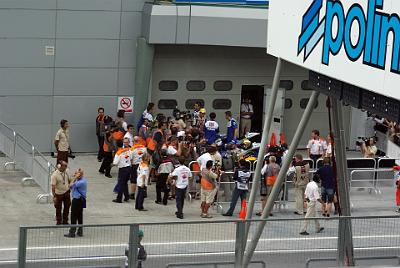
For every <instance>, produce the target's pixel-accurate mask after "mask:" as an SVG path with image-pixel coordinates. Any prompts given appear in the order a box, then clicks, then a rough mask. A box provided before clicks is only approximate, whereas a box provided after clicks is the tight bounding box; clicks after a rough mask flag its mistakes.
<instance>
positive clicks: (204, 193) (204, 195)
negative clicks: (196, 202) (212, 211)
mask: <svg viewBox="0 0 400 268" xmlns="http://www.w3.org/2000/svg"><path fill="white" fill-rule="evenodd" d="M216 194H217V188H214V189H212V190H204V189H203V188H201V197H200V200H201V202H206V203H207V204H211V203H213V202H214V197H215V195H216Z"/></svg>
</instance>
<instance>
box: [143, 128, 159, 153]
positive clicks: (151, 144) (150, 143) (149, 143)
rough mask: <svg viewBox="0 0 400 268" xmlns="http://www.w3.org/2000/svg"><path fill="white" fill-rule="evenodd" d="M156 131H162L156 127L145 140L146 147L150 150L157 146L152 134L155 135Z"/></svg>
mask: <svg viewBox="0 0 400 268" xmlns="http://www.w3.org/2000/svg"><path fill="white" fill-rule="evenodd" d="M156 133H161V134H162V131H161V130H159V129H157V130H156V131H155V132H154V134H153V137H149V138H147V141H146V143H147V149H149V150H151V151H155V150H156V148H157V142H156V141H155V140H154V136H155V135H156Z"/></svg>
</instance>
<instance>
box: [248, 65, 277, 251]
mask: <svg viewBox="0 0 400 268" xmlns="http://www.w3.org/2000/svg"><path fill="white" fill-rule="evenodd" d="M281 71H282V60H281V58H278V59H277V62H276V68H275V75H274V81H273V82H272V93H271V99H270V101H269V103H268V104H267V106H266V108H267V109H268V110H267V113H266V114H265V119H264V120H265V121H264V128H263V132H262V139H261V145H260V150H259V151H258V157H257V165H256V169H255V171H254V176H253V184H252V188H251V193H250V198H249V204H248V206H247V215H246V219H247V220H250V219H251V218H252V216H253V210H254V204H255V202H256V198H257V193H258V189H259V187H260V176H261V169H262V167H263V165H264V155H265V147H266V146H267V143H268V136H269V131H270V128H271V124H272V119H273V115H274V109H275V103H276V98H277V95H278V89H279V83H280V77H281ZM249 229H250V222H248V223H247V224H246V234H245V238H246V239H245V242H244V243H245V244H244V246H246V242H247V237H248V232H249Z"/></svg>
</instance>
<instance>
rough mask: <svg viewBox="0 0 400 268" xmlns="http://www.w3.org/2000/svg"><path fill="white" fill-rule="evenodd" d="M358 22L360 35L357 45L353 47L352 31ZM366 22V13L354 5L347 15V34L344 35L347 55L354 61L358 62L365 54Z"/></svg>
mask: <svg viewBox="0 0 400 268" xmlns="http://www.w3.org/2000/svg"><path fill="white" fill-rule="evenodd" d="M355 21H358V25H359V27H358V28H359V35H358V40H357V43H356V45H354V46H353V44H352V43H351V29H352V26H353V25H354V22H355ZM365 25H366V21H365V17H364V12H363V10H362V9H361V6H359V5H354V6H353V7H352V8H351V9H350V10H349V13H348V14H347V19H346V26H345V31H344V32H345V33H344V47H345V49H346V53H347V55H348V57H349V58H350V59H351V60H352V61H356V60H357V59H358V58H359V57H360V56H361V53H362V52H363V49H364V43H365V35H366V33H365V32H366V28H365V27H366V26H365Z"/></svg>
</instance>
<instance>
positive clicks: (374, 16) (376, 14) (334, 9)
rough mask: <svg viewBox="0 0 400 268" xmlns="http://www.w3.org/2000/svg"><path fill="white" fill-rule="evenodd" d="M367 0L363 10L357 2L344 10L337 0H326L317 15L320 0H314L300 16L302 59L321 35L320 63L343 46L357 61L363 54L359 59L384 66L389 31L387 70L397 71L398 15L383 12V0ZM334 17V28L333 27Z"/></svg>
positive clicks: (399, 57) (399, 71) (399, 66)
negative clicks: (354, 31) (322, 14)
mask: <svg viewBox="0 0 400 268" xmlns="http://www.w3.org/2000/svg"><path fill="white" fill-rule="evenodd" d="M363 1H368V10H367V12H365V11H364V10H363V7H362V6H360V5H359V4H358V3H356V4H353V5H352V6H351V7H350V8H349V10H348V11H347V14H345V10H344V7H343V4H342V2H341V1H339V0H326V13H325V17H323V18H321V19H320V11H321V9H322V6H323V0H314V1H313V3H312V4H311V6H310V7H309V8H308V10H307V12H306V13H305V14H304V16H303V21H302V27H301V34H300V36H299V42H298V49H297V53H298V55H299V54H300V53H301V51H302V50H304V59H303V61H304V62H305V61H306V60H307V58H308V56H310V54H311V53H312V52H313V50H314V49H315V47H316V46H317V45H318V43H319V42H320V41H321V40H322V39H323V51H322V63H323V64H325V65H329V59H330V57H331V56H335V55H337V54H338V53H339V51H340V50H341V49H342V46H344V50H345V52H346V54H347V57H348V58H349V59H350V60H351V61H357V60H358V59H359V58H360V57H361V55H362V54H363V63H364V64H366V65H369V66H372V67H374V68H379V69H382V70H384V69H385V65H386V58H387V56H388V55H389V53H390V51H387V50H388V49H387V45H388V44H387V43H388V36H389V34H390V33H392V35H393V44H392V46H393V49H392V51H391V53H392V62H391V72H393V73H396V74H400V18H399V16H398V15H397V14H386V13H383V12H382V11H379V10H382V9H383V4H384V0H363ZM334 19H336V20H337V29H334V24H333V22H334ZM353 27H358V33H359V34H358V39H357V40H354V39H352V35H351V34H352V29H353Z"/></svg>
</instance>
